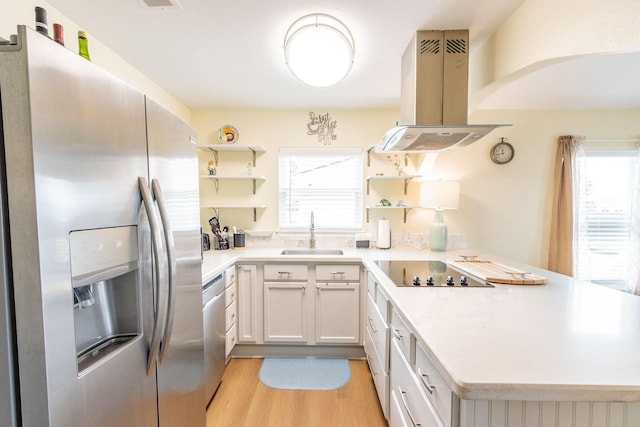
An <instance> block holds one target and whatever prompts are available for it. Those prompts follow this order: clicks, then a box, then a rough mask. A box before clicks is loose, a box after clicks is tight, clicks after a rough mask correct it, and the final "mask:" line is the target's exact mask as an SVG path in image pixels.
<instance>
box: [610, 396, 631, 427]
mask: <svg viewBox="0 0 640 427" xmlns="http://www.w3.org/2000/svg"><path fill="white" fill-rule="evenodd" d="M626 406H627V405H626V404H624V403H617V402H613V403H610V404H609V425H610V426H624V411H625V407H626Z"/></svg>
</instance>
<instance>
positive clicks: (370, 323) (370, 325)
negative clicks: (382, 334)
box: [369, 317, 378, 334]
mask: <svg viewBox="0 0 640 427" xmlns="http://www.w3.org/2000/svg"><path fill="white" fill-rule="evenodd" d="M369 327H370V328H371V332H373V333H374V334H377V333H378V330H377V329H376V325H374V324H373V319H372V318H371V317H369Z"/></svg>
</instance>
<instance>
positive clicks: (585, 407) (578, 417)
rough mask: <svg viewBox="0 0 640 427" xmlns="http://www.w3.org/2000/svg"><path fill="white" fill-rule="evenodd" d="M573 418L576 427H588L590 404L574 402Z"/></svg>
mask: <svg viewBox="0 0 640 427" xmlns="http://www.w3.org/2000/svg"><path fill="white" fill-rule="evenodd" d="M575 408H576V409H575V418H574V424H572V425H575V426H576V427H578V426H580V427H590V424H589V418H591V404H590V403H589V402H575Z"/></svg>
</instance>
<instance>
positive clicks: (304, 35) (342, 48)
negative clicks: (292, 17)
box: [284, 13, 355, 87]
mask: <svg viewBox="0 0 640 427" xmlns="http://www.w3.org/2000/svg"><path fill="white" fill-rule="evenodd" d="M354 50H355V45H354V42H353V36H352V35H351V32H350V31H349V29H348V28H347V27H346V25H344V24H343V23H342V22H341V21H339V20H338V19H336V18H334V17H333V16H331V15H325V14H322V13H314V14H311V15H305V16H303V17H302V18H299V19H298V20H296V21H295V22H294V23H293V24H291V26H290V27H289V29H288V30H287V34H286V35H285V36H284V58H285V61H286V62H287V66H288V67H289V70H290V71H291V73H292V74H293V75H294V76H296V77H297V78H298V79H299V80H301V81H302V82H304V83H306V84H308V85H311V86H317V87H326V86H331V85H334V84H336V83H338V82H339V81H340V80H342V79H344V78H345V77H346V76H347V74H349V71H351V66H352V65H353V54H354Z"/></svg>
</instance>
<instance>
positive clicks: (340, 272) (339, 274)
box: [331, 271, 345, 278]
mask: <svg viewBox="0 0 640 427" xmlns="http://www.w3.org/2000/svg"><path fill="white" fill-rule="evenodd" d="M344 275H345V272H344V271H333V272H331V276H333V277H335V276H340V277H341V278H342V277H344Z"/></svg>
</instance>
